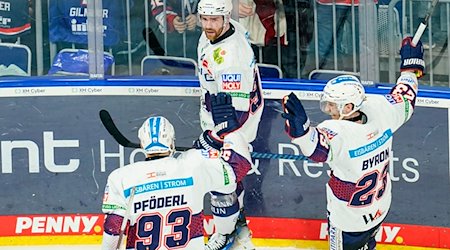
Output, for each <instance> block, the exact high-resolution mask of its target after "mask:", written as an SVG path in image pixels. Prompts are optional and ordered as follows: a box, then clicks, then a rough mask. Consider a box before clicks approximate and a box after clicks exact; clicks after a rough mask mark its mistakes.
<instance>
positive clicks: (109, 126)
mask: <svg viewBox="0 0 450 250" xmlns="http://www.w3.org/2000/svg"><path fill="white" fill-rule="evenodd" d="M99 114H100V120H101V121H102V123H103V126H105V128H106V130H108V132H109V134H110V135H112V137H113V138H114V139H115V140H116V141H117V143H119V144H120V145H122V146H124V147H127V148H140V144H139V143H135V142H131V141H130V140H128V139H127V138H126V137H125V136H124V135H123V134H122V133H121V132H120V131H119V129H118V128H117V126H116V124H114V121H113V119H112V118H111V115H110V114H109V112H108V111H107V110H104V109H102V110H100V112H99ZM175 149H176V151H186V150H188V149H190V147H176V148H175ZM250 155H251V157H252V158H254V159H285V160H308V157H306V156H304V155H291V154H274V153H261V152H250Z"/></svg>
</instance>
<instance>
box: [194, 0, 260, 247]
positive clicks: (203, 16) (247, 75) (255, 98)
mask: <svg viewBox="0 0 450 250" xmlns="http://www.w3.org/2000/svg"><path fill="white" fill-rule="evenodd" d="M232 8H233V6H232V1H231V0H201V1H200V2H199V5H198V15H199V19H200V23H201V25H202V29H203V33H202V35H201V37H200V40H199V43H198V49H197V52H198V65H199V74H198V75H199V80H200V87H201V90H202V96H201V107H200V122H201V126H202V129H203V130H207V129H211V127H212V126H213V122H212V119H211V108H210V96H211V95H212V94H216V93H220V92H225V93H229V94H230V95H231V96H232V97H233V106H234V107H235V108H236V112H237V114H238V120H239V123H240V124H241V127H240V128H239V131H241V132H242V133H243V134H244V137H245V138H246V140H247V142H248V143H251V142H252V141H254V140H255V138H256V134H257V131H258V125H259V121H260V119H261V115H262V112H263V108H264V100H263V96H262V91H261V80H260V76H259V71H258V68H257V66H256V60H255V56H254V54H253V50H252V48H251V46H250V42H249V40H248V33H247V31H246V30H245V28H244V27H242V25H241V24H239V23H238V22H236V21H234V20H232V19H231V10H232ZM236 193H237V194H238V197H239V199H238V201H239V202H238V201H236V202H235V204H233V205H232V206H228V207H224V205H223V202H220V200H221V199H227V197H224V196H223V195H222V194H221V192H220V190H219V191H218V192H215V193H213V194H212V195H211V210H212V214H213V217H214V221H215V229H216V233H215V234H214V235H213V236H212V237H211V238H210V240H209V242H208V244H207V246H206V247H205V249H206V250H219V249H228V247H227V243H230V242H231V241H233V240H234V238H237V241H238V242H239V243H240V244H241V245H242V249H254V246H253V244H252V242H251V240H250V238H251V232H250V231H249V229H248V227H247V225H246V220H245V216H244V215H243V209H242V208H243V196H244V192H243V185H242V183H238V188H237V190H236ZM240 211H241V212H240ZM238 217H239V219H238V223H237V224H236V219H237V218H238ZM235 229H236V230H235ZM236 235H237V237H236Z"/></svg>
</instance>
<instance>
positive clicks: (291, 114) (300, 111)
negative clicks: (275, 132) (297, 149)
mask: <svg viewBox="0 0 450 250" xmlns="http://www.w3.org/2000/svg"><path fill="white" fill-rule="evenodd" d="M282 102H283V103H282V104H283V111H284V113H283V114H281V117H283V118H284V119H286V121H285V123H284V130H285V131H286V133H287V134H288V135H289V136H290V137H291V138H297V137H301V136H303V135H305V134H306V133H307V132H308V130H309V118H308V116H307V115H306V112H305V109H304V108H303V105H302V102H300V100H299V99H298V98H297V96H296V95H295V94H294V93H293V92H291V93H290V94H289V95H288V96H285V97H283V100H282Z"/></svg>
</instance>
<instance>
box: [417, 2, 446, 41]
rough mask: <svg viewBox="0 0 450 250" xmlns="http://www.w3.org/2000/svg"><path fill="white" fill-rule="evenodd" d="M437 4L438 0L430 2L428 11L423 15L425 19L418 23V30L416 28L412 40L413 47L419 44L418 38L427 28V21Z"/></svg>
mask: <svg viewBox="0 0 450 250" xmlns="http://www.w3.org/2000/svg"><path fill="white" fill-rule="evenodd" d="M438 2H439V0H433V2H431V6H430V8H429V9H428V11H427V14H426V15H425V18H424V19H423V21H422V22H421V23H420V25H419V28H417V31H416V34H414V37H413V39H412V45H413V46H415V45H416V44H417V43H418V42H419V40H420V38H421V37H422V35H423V32H425V29H426V28H427V26H428V20H429V19H430V17H431V14H433V11H434V7H436V5H437V3H438Z"/></svg>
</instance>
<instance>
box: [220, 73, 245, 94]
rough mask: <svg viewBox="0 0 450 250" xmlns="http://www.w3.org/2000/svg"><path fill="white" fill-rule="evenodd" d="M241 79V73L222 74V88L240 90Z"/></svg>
mask: <svg viewBox="0 0 450 250" xmlns="http://www.w3.org/2000/svg"><path fill="white" fill-rule="evenodd" d="M241 79H242V75H241V74H222V89H223V90H240V89H241V86H242V84H241Z"/></svg>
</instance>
